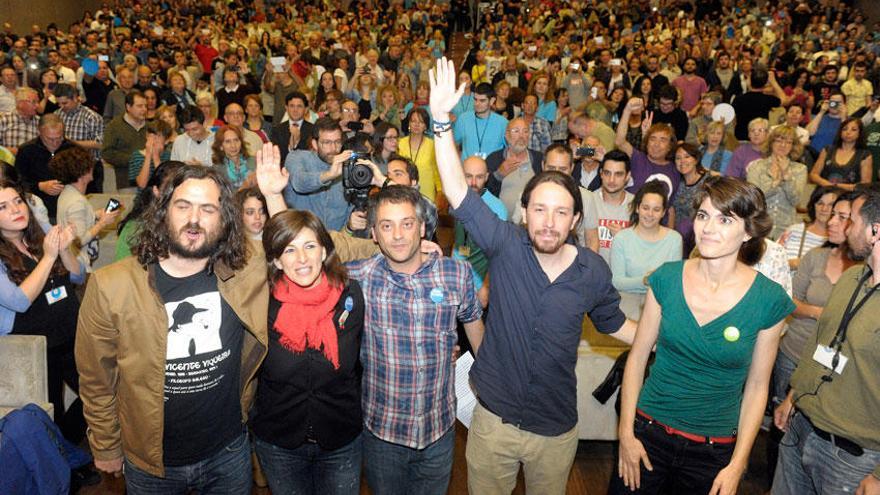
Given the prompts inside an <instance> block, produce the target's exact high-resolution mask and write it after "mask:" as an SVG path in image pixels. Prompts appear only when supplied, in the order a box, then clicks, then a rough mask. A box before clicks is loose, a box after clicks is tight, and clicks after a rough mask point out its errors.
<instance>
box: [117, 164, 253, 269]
mask: <svg viewBox="0 0 880 495" xmlns="http://www.w3.org/2000/svg"><path fill="white" fill-rule="evenodd" d="M190 179H193V180H201V179H210V180H212V181H214V183H215V184H217V187H218V188H219V189H220V222H221V224H220V232H219V242H218V245H217V250H216V251H215V252H214V253H213V254H211V256H210V259H209V260H208V267H209V269H212V268H213V266H214V264H215V263H216V262H218V261H220V262H222V263H223V264H225V265H226V266H227V267H229V268H230V269H231V270H240V269H241V268H243V267H244V265H245V262H246V261H247V257H248V252H247V240H246V238H245V235H244V225H243V224H242V219H241V209H240V208H239V207H238V204H237V203H236V202H235V199H234V196H235V192H234V190H233V189H232V184H230V183H229V181H228V180H227V179H226V178H225V177H223V176H222V175H221V174H220V173H219V172H217V171H216V170H214V169H213V168H212V167H202V166H198V165H186V166H183V167H180V168H179V169H177V171H176V172H175V173H174V175H173V176H171V178H170V179H169V180H167V181H165V183H164V184H163V185H162V188H161V192H160V193H159V197H158V198H156V201H154V202H153V203H152V204H151V205H150V206H149V207H148V208H147V211H145V212H144V215H143V217H142V219H143V226H142V228H141V229H140V230H139V231H138V232H137V234H136V235H135V237H134V240H133V242H132V245H133V246H134V255H135V256H137V259H138V263H140V264H141V265H142V266H143V267H145V268H146V266H147V265H149V264H151V263H158V262H159V261H160V260H161V259H163V258H167V257H168V249H169V246H170V245H171V232H170V231H169V229H168V224H167V222H166V220H167V216H168V205H169V203H170V202H171V196H172V195H173V194H174V191H175V190H176V189H177V188H178V187H179V186H180V185H182V184H183V183H184V182H186V181H187V180H190Z"/></svg>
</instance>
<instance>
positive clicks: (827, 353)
mask: <svg viewBox="0 0 880 495" xmlns="http://www.w3.org/2000/svg"><path fill="white" fill-rule="evenodd" d="M813 359H814V360H815V361H816V362H817V363H819V364H821V365H822V366H824V367H826V368H828V369H831V362H832V361H833V360H834V349H832V348H830V347H828V346H827V345H822V344H819V345H818V346H816V352H814V353H813ZM847 361H849V358H848V357H846V356H844V355H843V354H841V355H840V357H838V358H837V368H835V369H834V372H835V373H837V374H838V375H839V374H841V373H843V368H844V367H845V366H846V362H847Z"/></svg>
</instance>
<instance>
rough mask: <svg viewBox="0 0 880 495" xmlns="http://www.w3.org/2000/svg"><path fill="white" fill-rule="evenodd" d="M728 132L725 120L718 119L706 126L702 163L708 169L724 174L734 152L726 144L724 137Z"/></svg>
mask: <svg viewBox="0 0 880 495" xmlns="http://www.w3.org/2000/svg"><path fill="white" fill-rule="evenodd" d="M726 134H727V128H726V126H725V125H724V122H721V121H720V120H716V121H714V122H710V123H709V125H707V126H706V134H705V136H704V138H705V139H704V141H703V148H702V152H703V159H702V160H701V164H702V165H703V167H705V168H706V170H711V171H713V172H718V173H719V174H722V175H724V172H725V170H727V166H728V165H729V164H730V158H731V157H732V156H733V152H731V151H730V150H727V149H726V148H725V146H724V137H725V135H726Z"/></svg>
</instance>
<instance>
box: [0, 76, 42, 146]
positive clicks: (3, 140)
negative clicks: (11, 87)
mask: <svg viewBox="0 0 880 495" xmlns="http://www.w3.org/2000/svg"><path fill="white" fill-rule="evenodd" d="M39 102H40V97H39V96H37V92H36V91H34V90H33V89H31V88H18V89H16V90H15V111H13V112H10V113H4V114H2V115H0V146H5V147H6V148H9V151H11V152H13V153H18V147H19V146H21V145H22V144H24V143H26V142H28V141H30V140H31V139H34V138H36V137H37V104H38V103H39Z"/></svg>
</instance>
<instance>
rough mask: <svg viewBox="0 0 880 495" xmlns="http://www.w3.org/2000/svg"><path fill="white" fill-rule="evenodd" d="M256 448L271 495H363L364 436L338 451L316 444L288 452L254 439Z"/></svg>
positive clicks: (302, 446) (305, 445)
mask: <svg viewBox="0 0 880 495" xmlns="http://www.w3.org/2000/svg"><path fill="white" fill-rule="evenodd" d="M254 447H255V448H256V451H257V457H258V458H259V460H260V466H261V467H262V468H263V473H264V474H265V475H266V480H267V481H268V482H269V489H271V490H272V493H283V494H287V495H300V494H315V495H347V494H357V493H360V489H361V458H362V456H363V440H362V438H361V435H358V436H357V437H356V438H355V439H354V440H352V441H351V442H350V443H349V444H348V445H345V446H343V447H340V448H338V449H336V450H324V449H322V448H321V447H320V446H319V445H318V444H315V443H306V444H303V445H301V446H299V447H297V448H295V449H285V448H283V447H279V446H277V445H272V444H271V443H268V442H264V441H262V440H260V439H259V438H255V439H254Z"/></svg>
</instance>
